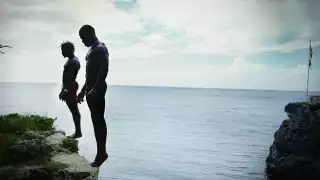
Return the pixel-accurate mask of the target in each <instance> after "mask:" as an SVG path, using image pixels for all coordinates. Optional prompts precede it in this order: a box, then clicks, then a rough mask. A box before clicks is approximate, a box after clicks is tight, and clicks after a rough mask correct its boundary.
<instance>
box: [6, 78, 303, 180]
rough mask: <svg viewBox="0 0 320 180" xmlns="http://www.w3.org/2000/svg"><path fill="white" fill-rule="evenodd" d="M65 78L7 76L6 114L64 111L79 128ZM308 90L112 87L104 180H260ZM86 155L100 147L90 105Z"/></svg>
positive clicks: (67, 124)
mask: <svg viewBox="0 0 320 180" xmlns="http://www.w3.org/2000/svg"><path fill="white" fill-rule="evenodd" d="M59 91H60V86H59V85H52V84H22V83H0V97H1V101H0V109H1V113H3V114H6V113H11V112H19V113H37V114H40V115H48V116H52V117H57V118H58V120H57V124H56V125H57V126H58V127H59V128H61V129H63V130H65V131H66V132H67V133H72V132H73V122H72V117H71V115H70V113H69V111H68V109H67V107H66V105H65V104H63V103H62V102H61V101H59V100H58V93H59ZM304 98H305V93H304V92H289V91H288V92H285V91H253V90H250V91H249V90H218V89H186V88H185V89H183V88H151V87H148V88H146V87H115V86H109V89H108V96H107V111H106V114H105V115H106V117H107V124H108V151H109V156H110V157H109V159H108V161H107V163H105V164H104V165H103V166H102V167H101V168H100V175H99V179H113V180H116V179H119V180H126V179H128V180H129V179H130V180H132V179H133V180H188V179H190V180H191V179H206V180H207V179H208V180H213V179H214V180H260V179H264V167H265V158H266V156H267V154H268V148H269V146H270V144H271V143H272V141H273V133H274V132H275V131H276V130H277V129H278V126H279V125H280V123H281V122H282V120H284V119H285V118H286V115H285V113H284V111H283V108H284V106H285V105H286V104H287V103H288V102H290V101H300V100H304ZM80 111H81V113H82V129H83V134H84V137H83V138H81V139H80V140H79V145H80V154H81V155H83V156H85V157H86V158H87V159H88V160H90V161H91V160H93V158H94V155H95V152H96V146H95V139H94V134H93V127H92V123H91V119H90V114H89V111H88V108H87V106H86V104H82V105H81V106H80Z"/></svg>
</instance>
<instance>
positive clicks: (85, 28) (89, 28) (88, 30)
mask: <svg viewBox="0 0 320 180" xmlns="http://www.w3.org/2000/svg"><path fill="white" fill-rule="evenodd" d="M79 34H90V35H94V34H95V30H94V28H93V27H92V26H90V25H88V24H85V25H83V26H82V27H81V28H80V30H79Z"/></svg>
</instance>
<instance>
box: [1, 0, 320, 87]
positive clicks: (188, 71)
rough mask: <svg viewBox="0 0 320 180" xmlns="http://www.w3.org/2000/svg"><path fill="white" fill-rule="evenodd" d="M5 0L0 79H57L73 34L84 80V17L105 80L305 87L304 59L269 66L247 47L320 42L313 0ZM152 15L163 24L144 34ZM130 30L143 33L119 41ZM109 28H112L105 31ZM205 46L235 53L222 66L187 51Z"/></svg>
mask: <svg viewBox="0 0 320 180" xmlns="http://www.w3.org/2000/svg"><path fill="white" fill-rule="evenodd" d="M2 1H5V2H6V3H4V4H2V5H1V7H0V20H3V18H4V17H6V18H7V20H6V21H5V22H4V23H3V24H2V26H0V32H1V34H2V35H3V37H1V40H3V41H1V43H2V42H3V43H4V44H9V45H13V46H14V48H13V49H8V50H6V51H7V52H8V54H6V55H4V56H1V65H0V75H1V76H0V78H1V79H0V81H27V82H60V81H61V71H62V66H63V64H64V60H63V58H62V56H61V55H60V49H59V48H58V45H59V44H60V43H61V41H62V40H70V41H72V42H74V43H75V46H76V55H77V56H78V57H79V58H80V61H81V63H82V67H83V69H82V70H81V71H80V74H79V81H80V82H83V81H84V80H83V78H84V65H85V61H84V57H85V54H86V52H87V48H86V47H84V46H83V44H82V43H81V41H80V39H79V37H78V29H79V27H80V26H81V25H83V24H92V25H93V26H94V27H95V29H96V31H97V34H98V37H99V38H100V39H101V40H102V41H104V42H106V43H107V45H108V48H109V51H110V56H111V60H110V62H111V64H110V66H111V69H110V70H111V71H110V74H109V77H108V79H109V83H110V84H132V85H134V84H141V85H171V86H196V87H225V88H264V89H267V88H271V89H302V90H304V89H305V81H306V75H307V74H306V73H307V69H306V67H305V66H298V67H296V68H291V69H275V68H270V67H267V66H265V65H263V64H253V63H250V61H248V60H246V54H248V53H256V52H261V51H282V52H286V51H293V50H296V49H302V48H305V47H307V46H308V43H309V38H310V37H313V39H314V41H313V45H314V47H315V46H317V45H319V44H320V36H317V34H316V33H318V30H320V23H319V22H320V21H319V19H318V16H312V17H314V18H315V19H311V18H310V17H309V16H310V11H307V10H308V8H310V5H309V4H306V3H298V2H297V0H283V1H280V0H279V1H270V0H269V1H256V0H246V1H244V0H224V1H221V0H199V1H194V0H183V1H182V0H176V1H169V0H162V1H159V0H139V1H138V6H137V8H136V9H133V10H131V11H121V10H119V9H117V8H116V7H115V6H114V4H113V1H110V0H109V1H105V0H95V1H90V0H81V1H78V0H68V1H64V0H57V1H39V0H37V1H36V4H37V5H36V6H34V5H35V3H33V2H34V1H35V0H30V1H28V3H27V4H25V5H24V6H22V5H17V2H18V1H14V2H15V3H13V1H10V0H2ZM21 2H22V1H21ZM21 2H20V3H21ZM257 2H259V4H258V3H257ZM319 4H320V3H318V2H315V3H314V4H313V5H312V8H315V7H319ZM33 7H35V9H33ZM26 10H28V11H27V13H26ZM316 10H317V8H315V9H314V11H313V12H316ZM9 11H10V12H9ZM44 12H45V13H44ZM292 12H294V13H292ZM150 21H151V22H154V23H155V24H158V25H159V27H161V28H160V29H157V31H155V32H148V33H146V34H148V35H146V36H142V34H143V33H145V32H146V31H148V30H147V29H146V27H145V26H144V25H145V23H146V22H150ZM172 32H174V33H178V34H179V37H178V36H177V37H174V36H173V35H171V36H170V35H169V34H170V33H172ZM131 33H132V34H136V35H137V36H141V37H139V38H137V39H140V40H141V41H137V42H133V43H132V44H130V45H125V46H124V45H123V43H121V42H124V41H127V39H125V37H126V35H128V34H131ZM111 35H117V36H115V37H116V38H115V39H108V38H109V37H110V36H111ZM286 36H288V37H286ZM279 39H283V41H285V42H286V43H284V44H281V43H279V42H278V40H279ZM286 39H287V41H286ZM208 53H209V54H224V55H228V57H237V58H235V59H234V61H233V63H232V64H231V65H230V66H226V67H215V64H214V63H212V65H208V64H202V63H201V62H199V61H200V60H199V61H198V60H197V58H196V57H195V56H193V57H192V58H194V59H190V58H189V59H188V54H193V55H194V54H208ZM181 54H184V56H183V55H181ZM185 54H187V55H185ZM241 55H243V56H241ZM182 57H183V58H182ZM44 67H45V68H44ZM30 69H31V70H30ZM319 75H320V74H319V71H318V70H312V71H311V82H310V87H311V89H318V90H319V87H320V84H319V82H316V81H315V78H314V77H320V76H319Z"/></svg>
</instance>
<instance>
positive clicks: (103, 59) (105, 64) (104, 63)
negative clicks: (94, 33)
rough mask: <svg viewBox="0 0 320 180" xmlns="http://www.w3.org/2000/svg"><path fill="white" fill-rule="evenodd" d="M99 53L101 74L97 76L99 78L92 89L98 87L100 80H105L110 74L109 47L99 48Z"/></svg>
mask: <svg viewBox="0 0 320 180" xmlns="http://www.w3.org/2000/svg"><path fill="white" fill-rule="evenodd" d="M98 53H99V55H98V59H97V60H98V62H99V67H100V69H99V74H98V77H97V80H96V82H95V84H94V86H93V88H92V89H95V88H96V85H97V83H98V82H101V81H102V80H105V78H106V77H107V75H108V71H109V52H108V49H107V48H106V47H105V46H103V47H101V48H100V49H99V51H98Z"/></svg>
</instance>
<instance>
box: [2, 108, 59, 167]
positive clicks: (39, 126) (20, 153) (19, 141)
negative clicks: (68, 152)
mask: <svg viewBox="0 0 320 180" xmlns="http://www.w3.org/2000/svg"><path fill="white" fill-rule="evenodd" d="M55 120H56V119H54V118H48V117H45V116H40V115H19V114H8V115H1V116H0V166H1V165H17V164H19V163H28V162H29V161H33V162H34V163H37V164H38V163H39V164H40V163H43V162H45V161H46V160H47V159H48V158H49V156H50V153H51V152H52V149H51V147H50V146H49V145H48V144H47V143H46V141H45V137H44V136H42V135H41V132H50V131H53V130H54V129H55V128H54V125H53V124H54V122H55ZM37 132H39V133H37Z"/></svg>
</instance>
